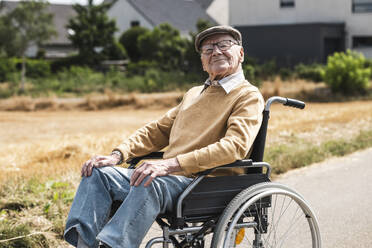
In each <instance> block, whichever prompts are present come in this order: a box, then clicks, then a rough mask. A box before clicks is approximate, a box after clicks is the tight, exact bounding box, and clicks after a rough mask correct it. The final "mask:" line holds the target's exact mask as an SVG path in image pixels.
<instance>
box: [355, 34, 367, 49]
mask: <svg viewBox="0 0 372 248" xmlns="http://www.w3.org/2000/svg"><path fill="white" fill-rule="evenodd" d="M363 47H370V48H372V36H354V37H353V48H363Z"/></svg>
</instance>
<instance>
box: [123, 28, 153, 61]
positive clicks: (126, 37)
mask: <svg viewBox="0 0 372 248" xmlns="http://www.w3.org/2000/svg"><path fill="white" fill-rule="evenodd" d="M147 32H150V31H149V29H147V28H145V27H140V26H137V27H132V28H130V29H128V30H127V31H125V32H124V33H123V34H122V35H121V37H120V39H119V41H120V43H121V44H122V45H123V46H124V47H125V49H126V50H127V52H128V56H129V58H130V60H131V61H133V62H137V61H138V60H140V59H141V57H142V53H141V51H140V49H139V48H138V37H139V36H141V35H143V34H145V33H147Z"/></svg>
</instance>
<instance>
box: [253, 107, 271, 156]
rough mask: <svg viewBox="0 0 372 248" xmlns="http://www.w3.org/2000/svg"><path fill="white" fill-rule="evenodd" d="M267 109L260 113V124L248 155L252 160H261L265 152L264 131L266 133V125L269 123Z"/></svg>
mask: <svg viewBox="0 0 372 248" xmlns="http://www.w3.org/2000/svg"><path fill="white" fill-rule="evenodd" d="M269 113H270V112H269V111H268V110H264V111H263V113H262V124H261V127H260V130H259V131H258V134H257V136H256V139H255V140H254V142H253V147H252V153H251V155H250V157H249V158H250V159H252V161H253V162H262V161H263V156H264V152H265V143H266V133H267V125H268V123H269Z"/></svg>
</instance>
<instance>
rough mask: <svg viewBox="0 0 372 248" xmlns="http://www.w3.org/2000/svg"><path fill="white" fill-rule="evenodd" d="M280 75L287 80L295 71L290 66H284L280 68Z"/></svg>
mask: <svg viewBox="0 0 372 248" xmlns="http://www.w3.org/2000/svg"><path fill="white" fill-rule="evenodd" d="M278 73H279V76H280V78H281V79H282V80H287V79H289V78H292V76H293V72H292V70H291V69H290V68H287V67H282V68H280V69H279V72H278Z"/></svg>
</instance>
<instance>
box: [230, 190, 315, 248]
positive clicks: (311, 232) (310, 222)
mask: <svg viewBox="0 0 372 248" xmlns="http://www.w3.org/2000/svg"><path fill="white" fill-rule="evenodd" d="M270 198H271V201H268V199H270ZM269 204H270V205H269ZM257 213H260V214H257ZM266 223H268V224H267V225H266ZM314 223H316V219H315V216H314V214H313V213H312V211H311V209H310V208H309V207H308V206H307V204H306V203H305V201H304V200H303V198H302V197H300V196H298V195H296V194H295V193H293V192H289V191H286V190H282V189H271V190H267V191H264V192H261V193H258V194H256V195H254V196H253V197H251V198H250V199H249V200H248V201H246V202H245V203H244V204H242V206H241V207H240V208H239V209H238V210H237V211H236V213H235V214H234V215H233V218H232V220H231V222H230V225H229V227H228V229H227V230H226V235H225V238H224V246H223V247H225V248H227V247H228V248H231V247H236V248H239V247H265V248H271V247H275V248H277V247H286V248H288V247H296V248H298V247H320V237H319V235H318V234H319V230H318V226H317V225H316V224H314ZM242 225H243V226H244V225H246V226H250V227H247V228H245V235H244V238H243V241H242V242H241V243H240V244H236V243H235V242H234V240H235V237H234V235H235V233H236V230H237V227H239V226H240V227H242Z"/></svg>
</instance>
